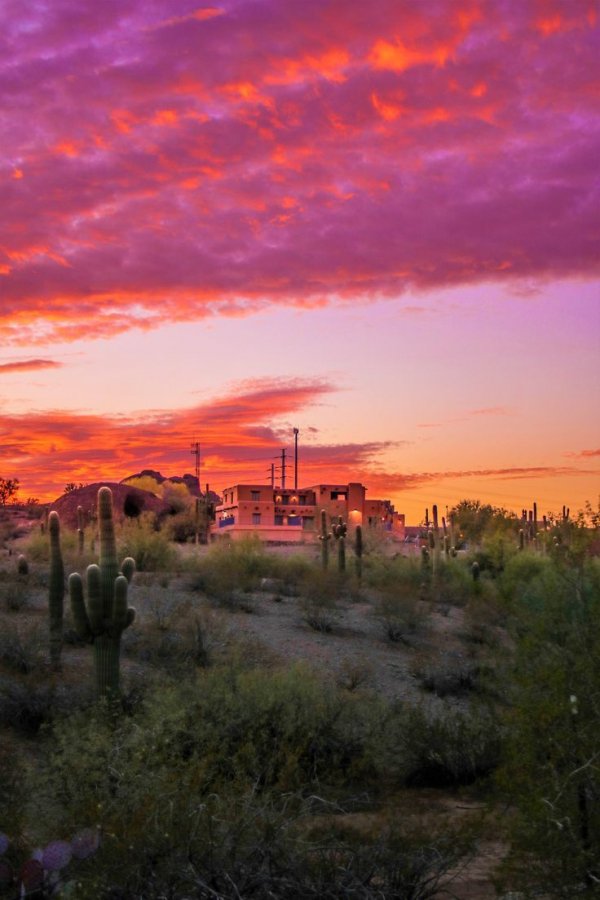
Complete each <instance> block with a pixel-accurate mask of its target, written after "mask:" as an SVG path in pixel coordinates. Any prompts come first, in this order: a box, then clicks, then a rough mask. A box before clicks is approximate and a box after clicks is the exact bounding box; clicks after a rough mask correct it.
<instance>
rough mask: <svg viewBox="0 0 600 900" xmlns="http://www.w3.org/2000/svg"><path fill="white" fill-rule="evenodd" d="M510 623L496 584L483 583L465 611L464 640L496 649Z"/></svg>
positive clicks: (475, 591) (472, 595)
mask: <svg viewBox="0 0 600 900" xmlns="http://www.w3.org/2000/svg"><path fill="white" fill-rule="evenodd" d="M508 621H509V611H508V608H507V605H506V603H505V602H504V601H503V599H502V597H501V596H500V595H499V593H498V591H497V590H496V587H495V584H494V583H492V582H490V581H482V582H481V583H480V584H479V587H478V589H477V590H474V591H473V592H472V594H471V596H470V597H469V600H468V603H467V605H466V607H465V611H464V628H463V633H462V636H463V638H464V639H465V640H466V641H468V642H470V643H472V644H480V645H484V646H487V647H496V646H497V645H498V643H499V642H500V641H501V640H502V637H503V630H504V629H505V628H506V626H507V624H508Z"/></svg>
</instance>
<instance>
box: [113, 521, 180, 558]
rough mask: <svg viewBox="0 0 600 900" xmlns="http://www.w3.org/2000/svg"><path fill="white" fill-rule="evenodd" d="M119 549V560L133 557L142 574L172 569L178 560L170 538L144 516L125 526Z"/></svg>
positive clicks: (122, 530) (119, 539)
mask: <svg viewBox="0 0 600 900" xmlns="http://www.w3.org/2000/svg"><path fill="white" fill-rule="evenodd" d="M118 547H119V558H120V559H122V558H124V557H126V556H132V557H133V559H135V564H136V568H137V570H138V571H140V572H156V571H164V570H166V569H170V568H172V567H173V566H174V565H175V562H176V560H177V551H176V550H175V548H174V547H173V545H172V544H171V543H170V541H169V539H168V537H167V536H166V535H165V534H164V533H163V532H162V531H157V530H156V529H155V527H154V523H153V521H152V520H151V519H148V518H145V517H143V516H142V517H140V518H139V519H136V520H135V521H132V522H126V523H125V524H124V525H123V528H122V529H121V533H120V535H118Z"/></svg>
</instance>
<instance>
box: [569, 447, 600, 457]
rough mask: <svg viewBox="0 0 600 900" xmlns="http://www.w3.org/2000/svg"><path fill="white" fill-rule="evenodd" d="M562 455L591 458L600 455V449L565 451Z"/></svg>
mask: <svg viewBox="0 0 600 900" xmlns="http://www.w3.org/2000/svg"><path fill="white" fill-rule="evenodd" d="M564 455H565V456H568V457H570V458H571V459H591V458H592V457H595V456H600V449H597V450H579V451H578V452H573V453H565V454H564Z"/></svg>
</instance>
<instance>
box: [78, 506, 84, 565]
mask: <svg viewBox="0 0 600 900" xmlns="http://www.w3.org/2000/svg"><path fill="white" fill-rule="evenodd" d="M84 540H85V532H84V528H83V506H78V507H77V549H78V551H79V555H80V556H82V555H83V544H84Z"/></svg>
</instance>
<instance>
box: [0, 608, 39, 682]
mask: <svg viewBox="0 0 600 900" xmlns="http://www.w3.org/2000/svg"><path fill="white" fill-rule="evenodd" d="M47 652H48V631H47V629H43V628H42V626H41V624H40V623H37V622H35V623H33V624H31V623H30V622H27V621H15V620H14V619H13V618H8V617H6V616H3V617H2V619H0V662H1V663H2V664H3V665H4V666H5V667H6V668H8V669H10V670H11V671H13V672H16V673H19V674H22V675H28V674H29V673H30V672H34V671H36V670H39V669H42V668H43V667H44V665H45V657H46V654H47Z"/></svg>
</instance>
